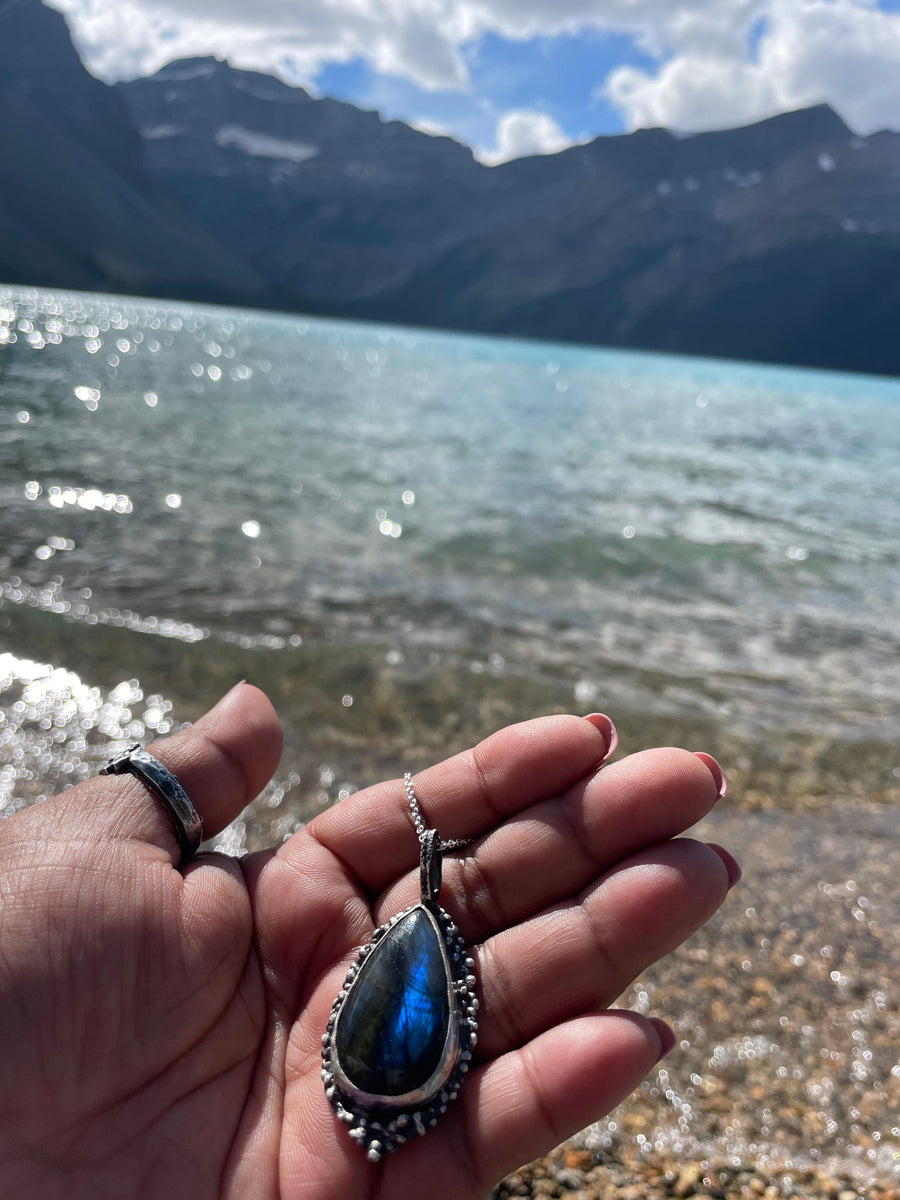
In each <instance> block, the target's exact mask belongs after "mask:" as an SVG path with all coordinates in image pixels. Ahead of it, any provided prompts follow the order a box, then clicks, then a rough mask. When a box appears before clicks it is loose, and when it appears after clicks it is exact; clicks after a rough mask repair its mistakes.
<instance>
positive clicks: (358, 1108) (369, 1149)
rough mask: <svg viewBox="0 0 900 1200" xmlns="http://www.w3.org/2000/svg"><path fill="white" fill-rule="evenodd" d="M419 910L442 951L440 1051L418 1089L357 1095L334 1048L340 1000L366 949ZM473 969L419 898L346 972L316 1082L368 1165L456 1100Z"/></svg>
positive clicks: (468, 1036) (473, 1014)
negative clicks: (444, 988) (444, 1001)
mask: <svg viewBox="0 0 900 1200" xmlns="http://www.w3.org/2000/svg"><path fill="white" fill-rule="evenodd" d="M420 908H421V909H423V910H424V911H425V912H426V913H427V914H428V917H429V918H430V920H431V922H432V925H433V926H434V928H435V931H436V932H437V934H438V936H439V938H440V940H441V944H442V946H443V949H444V961H445V965H446V967H447V977H448V999H449V1001H450V1023H449V1028H448V1030H447V1036H446V1039H445V1043H444V1050H443V1053H442V1055H441V1060H440V1062H439V1063H438V1066H437V1068H436V1069H435V1071H434V1074H433V1075H432V1077H431V1078H430V1079H429V1080H428V1082H427V1083H426V1084H425V1085H423V1087H421V1088H418V1089H417V1090H415V1091H413V1092H408V1093H406V1094H405V1095H402V1096H376V1095H372V1094H371V1093H368V1092H363V1091H361V1090H360V1089H359V1088H357V1087H355V1086H354V1085H353V1083H352V1082H351V1081H350V1080H349V1079H348V1078H347V1076H346V1074H345V1072H344V1069H343V1067H342V1065H341V1063H340V1060H339V1056H338V1054H337V1051H336V1047H335V1044H334V1038H335V1033H336V1030H337V1026H338V1023H339V1021H340V1015H341V1010H342V1008H343V1006H344V1002H345V1001H346V999H347V997H348V995H349V994H350V991H351V989H352V987H353V984H354V982H355V981H356V979H357V978H358V977H359V973H360V971H361V970H362V968H363V966H364V965H365V963H366V960H367V959H368V958H369V956H370V955H371V953H372V951H373V950H374V949H375V947H376V946H377V945H378V943H379V942H380V941H381V940H382V938H383V937H384V936H385V934H386V933H387V932H388V931H389V930H390V929H392V928H393V927H394V926H395V925H396V924H397V923H398V922H399V921H402V920H403V919H404V918H405V917H408V916H409V914H410V913H412V912H415V911H416V909H420ZM474 965H475V964H474V962H473V960H472V959H471V958H468V957H467V956H466V946H465V942H464V941H463V939H462V937H461V935H460V932H459V930H458V929H457V927H456V925H455V924H454V923H453V921H452V919H451V918H450V916H449V915H448V914H447V913H446V912H445V911H444V910H443V909H442V908H441V907H440V905H439V904H437V903H435V901H434V900H432V899H428V898H424V897H423V899H422V900H420V901H418V902H417V903H416V904H412V905H410V907H409V908H407V909H404V910H403V912H400V913H397V915H396V916H395V917H393V918H392V919H391V920H390V921H388V922H387V924H385V925H381V926H379V927H378V929H376V930H375V932H374V933H373V934H372V940H371V941H370V942H368V943H367V944H366V945H365V946H363V947H361V949H360V950H359V952H358V953H357V956H356V961H355V963H354V964H353V966H352V967H351V968H350V970H349V971H348V972H347V976H346V978H345V980H344V984H343V987H342V988H341V990H340V992H339V993H338V996H337V999H336V1000H335V1001H334V1004H333V1005H332V1009H331V1015H330V1017H329V1018H328V1024H327V1026H326V1030H325V1033H324V1034H323V1036H322V1081H323V1083H324V1084H325V1095H326V1096H327V1097H328V1100H329V1102H330V1104H331V1107H332V1108H333V1109H334V1112H335V1115H336V1116H337V1118H338V1120H339V1121H342V1122H343V1123H344V1124H346V1125H348V1126H349V1133H350V1137H352V1138H353V1140H354V1141H356V1142H358V1143H359V1144H360V1146H362V1147H363V1148H364V1149H365V1151H366V1157H367V1158H368V1159H369V1160H370V1161H371V1162H378V1160H379V1159H380V1158H382V1157H383V1156H384V1155H385V1154H387V1153H389V1152H390V1151H391V1150H396V1149H397V1147H398V1146H402V1145H403V1143H404V1142H407V1141H409V1140H410V1139H411V1138H413V1137H417V1136H421V1135H422V1134H424V1133H426V1132H427V1131H428V1130H429V1129H431V1128H432V1127H433V1126H434V1125H436V1124H437V1121H438V1118H439V1117H440V1116H441V1115H442V1114H443V1113H444V1112H446V1110H447V1106H448V1104H450V1103H451V1102H452V1101H453V1100H455V1099H456V1096H457V1093H458V1091H459V1088H460V1085H461V1084H462V1082H463V1080H464V1078H465V1076H466V1073H467V1072H468V1070H469V1064H470V1063H471V1060H472V1051H473V1049H474V1047H475V1042H476V1031H477V1028H478V1021H477V1012H478V999H477V997H476V995H475V977H474V975H473V974H472V968H473V967H474Z"/></svg>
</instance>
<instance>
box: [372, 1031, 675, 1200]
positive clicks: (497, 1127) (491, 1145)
mask: <svg viewBox="0 0 900 1200" xmlns="http://www.w3.org/2000/svg"><path fill="white" fill-rule="evenodd" d="M664 1039H665V1040H664ZM673 1042H674V1038H673V1037H672V1035H671V1032H670V1031H668V1029H667V1027H666V1026H665V1024H664V1023H663V1022H659V1023H658V1024H656V1023H654V1022H651V1021H648V1020H647V1019H646V1018H645V1017H640V1016H637V1015H636V1014H635V1013H621V1012H608V1013H597V1014H593V1015H591V1016H587V1017H580V1018H579V1019H577V1020H574V1021H569V1022H567V1023H566V1024H565V1025H559V1026H557V1027H556V1028H554V1029H551V1030H549V1031H548V1032H547V1033H544V1034H542V1035H541V1036H540V1037H539V1038H536V1039H535V1040H534V1041H531V1042H529V1043H528V1044H527V1045H526V1046H523V1047H522V1048H521V1049H520V1050H517V1051H515V1052H513V1053H510V1054H505V1055H504V1056H503V1057H502V1058H499V1059H496V1060H495V1061H494V1062H492V1063H491V1064H490V1065H489V1066H487V1067H482V1068H481V1069H480V1070H478V1071H475V1072H473V1073H472V1078H471V1081H469V1082H467V1083H466V1085H465V1087H464V1088H463V1090H462V1091H461V1092H460V1098H459V1100H458V1101H457V1105H458V1107H457V1108H456V1109H454V1110H451V1112H452V1115H451V1113H448V1114H447V1116H446V1118H444V1120H445V1122H446V1127H445V1134H444V1136H445V1144H446V1145H448V1146H449V1145H452V1146H453V1147H454V1152H453V1154H452V1156H448V1159H447V1164H446V1168H445V1170H444V1171H442V1172H441V1174H440V1176H439V1177H437V1176H436V1175H435V1173H434V1161H433V1158H432V1157H430V1156H429V1154H428V1150H427V1146H426V1145H424V1144H422V1143H419V1144H415V1145H414V1146H413V1147H410V1150H409V1152H407V1158H406V1161H405V1162H404V1163H401V1162H400V1155H398V1156H397V1159H398V1161H397V1170H398V1171H400V1170H402V1171H403V1183H404V1189H403V1190H404V1194H405V1195H410V1196H419V1195H421V1196H425V1195H427V1196H429V1197H431V1198H432V1200H456V1198H457V1197H459V1196H483V1195H485V1194H486V1193H487V1192H488V1191H489V1190H490V1188H491V1187H493V1186H494V1184H496V1182H497V1180H498V1179H500V1178H502V1176H504V1175H505V1174H507V1173H508V1172H509V1171H511V1170H513V1169H514V1168H515V1167H517V1166H519V1165H520V1164H521V1163H523V1162H530V1161H531V1160H532V1159H533V1158H536V1157H537V1156H538V1155H540V1154H544V1153H546V1152H547V1151H549V1150H551V1149H552V1148H553V1147H554V1146H558V1145H559V1143H560V1142H562V1141H564V1140H565V1139H566V1138H567V1137H571V1135H572V1134H573V1133H575V1132H577V1130H579V1129H583V1128H584V1127H585V1125H588V1124H590V1123H591V1121H595V1120H597V1119H598V1118H600V1117H601V1116H603V1115H605V1114H606V1113H608V1112H609V1111H610V1110H611V1109H612V1108H614V1107H615V1105H617V1104H618V1103H619V1102H620V1101H621V1100H623V1099H624V1098H625V1096H627V1095H628V1093H629V1092H631V1091H632V1090H633V1089H634V1088H635V1087H637V1085H638V1083H640V1081H641V1079H642V1077H643V1076H644V1075H645V1074H646V1073H647V1071H649V1070H650V1068H651V1067H652V1066H653V1065H654V1063H656V1062H657V1061H658V1060H659V1058H660V1057H661V1056H662V1054H663V1053H665V1051H666V1050H667V1049H668V1048H669V1047H670V1046H671V1045H672V1044H673ZM436 1135H437V1131H435V1136H436ZM389 1166H393V1164H392V1163H390V1164H389ZM429 1169H430V1175H429ZM398 1182H399V1180H398ZM417 1185H420V1186H417ZM398 1190H399V1189H398ZM386 1194H390V1193H389V1192H387V1193H386Z"/></svg>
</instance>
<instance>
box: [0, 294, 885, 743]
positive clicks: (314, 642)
mask: <svg viewBox="0 0 900 1200" xmlns="http://www.w3.org/2000/svg"><path fill="white" fill-rule="evenodd" d="M898 402H900V381H896V380H886V379H877V378H868V377H861V376H851V375H836V374H826V373H814V372H809V371H798V370H781V369H777V368H770V367H759V366H753V365H744V364H734V363H721V362H713V361H709V360H700V359H688V358H672V357H665V356H657V355H647V354H629V353H621V352H607V351H602V350H596V349H582V348H573V347H563V346H559V345H553V344H549V343H546V344H544V343H537V342H519V341H513V340H500V339H490V338H481V337H460V336H455V335H452V336H451V335H443V334H437V333H430V332H421V331H415V330H410V329H402V328H395V327H394V328H389V327H380V326H374V325H361V324H352V323H345V322H336V321H321V320H312V319H303V318H298V317H291V316H275V315H264V314H258V313H247V312H243V311H237V310H230V309H222V308H212V307H209V308H204V307H199V306H189V305H183V304H178V305H173V304H165V303H160V302H152V301H136V300H133V299H125V298H121V297H112V296H88V295H79V294H74V293H50V292H46V291H35V290H26V289H17V288H8V287H7V288H0V522H2V542H0V589H2V595H3V598H4V604H5V607H6V610H7V612H13V614H15V611H16V610H22V611H23V612H24V611H25V610H26V609H27V610H29V611H31V612H32V613H33V612H41V613H43V614H44V617H43V618H42V620H43V621H44V624H43V625H42V626H41V628H42V630H44V632H46V629H47V628H48V626H47V622H48V621H51V620H52V621H54V622H55V625H54V626H53V629H54V638H55V641H54V643H53V645H54V647H55V653H56V655H57V658H58V659H59V660H65V659H66V657H67V646H73V645H75V641H74V640H73V639H76V638H79V637H81V638H83V637H84V635H85V634H84V631H85V630H86V628H88V627H92V626H93V627H103V628H106V629H110V628H114V629H118V630H120V631H121V632H122V637H123V638H124V637H125V635H126V634H127V635H128V636H129V638H130V639H131V641H128V642H119V643H117V647H118V649H117V653H119V654H121V653H122V649H121V647H122V646H123V645H130V646H133V647H134V649H133V654H134V655H135V656H137V657H140V656H143V657H144V658H146V657H147V655H148V653H152V651H150V652H148V649H147V647H148V646H155V645H159V644H161V639H165V640H166V641H167V642H172V641H174V642H176V643H178V644H181V643H183V644H184V645H185V647H190V646H198V645H200V644H203V645H205V646H208V647H209V646H212V647H214V646H217V645H218V646H237V647H240V648H244V649H252V650H253V651H254V652H255V653H256V654H258V655H259V654H262V655H270V656H271V655H275V656H279V655H280V656H283V661H285V662H286V661H288V658H287V657H286V656H291V655H303V654H307V655H309V654H315V653H317V652H324V651H327V650H328V648H329V647H335V648H339V649H340V650H341V651H342V652H347V653H349V652H352V650H353V648H354V647H355V648H357V649H358V651H359V653H360V654H361V655H366V654H369V655H370V656H371V655H374V656H375V657H374V659H373V660H372V661H375V662H377V663H378V664H381V666H382V667H383V669H384V670H386V671H391V670H402V664H404V663H406V664H407V665H408V666H409V665H410V664H413V663H414V664H415V670H416V672H417V673H418V674H419V676H420V677H421V679H422V680H423V686H426V687H427V685H428V673H429V671H434V672H439V671H440V670H441V669H442V667H443V666H446V664H448V663H452V664H454V665H455V667H458V668H459V669H461V670H463V671H465V672H467V673H469V674H470V675H471V679H472V688H473V690H475V691H477V689H478V687H479V686H481V685H480V677H483V678H484V679H488V678H493V679H496V678H497V677H498V676H503V677H505V678H511V677H512V678H518V677H521V678H523V679H524V678H530V679H536V678H538V679H544V680H549V681H553V682H554V686H557V685H558V686H559V687H560V688H561V689H562V691H563V693H564V694H566V695H570V696H571V699H572V705H573V707H576V708H580V709H582V710H584V709H587V708H590V707H592V706H594V705H599V706H601V707H604V708H606V709H609V710H615V709H616V708H617V707H626V708H629V709H631V710H634V711H644V712H647V713H655V714H662V715H665V714H669V713H685V712H689V713H695V714H701V715H704V716H705V717H708V718H709V719H711V720H715V721H717V722H720V723H722V724H725V725H727V726H729V727H730V728H734V729H737V730H742V731H744V732H746V733H747V734H748V735H751V736H754V735H757V734H759V733H761V732H762V733H765V731H766V730H775V729H777V730H784V729H786V728H787V729H797V730H800V731H803V730H805V731H827V732H829V733H833V734H838V733H839V734H840V735H841V736H842V737H845V738H854V737H856V738H869V737H871V738H876V739H878V740H885V739H890V738H891V737H892V736H893V733H894V731H895V730H896V714H897V711H898V706H900V672H898V670H897V663H898V653H897V652H898V630H900V623H898V620H897V601H898V595H900V557H898V532H900V489H898V488H897V481H898V479H900V471H898V467H900V403H898ZM19 628H20V626H19V625H15V629H16V630H19ZM2 636H3V631H2V630H0V638H2ZM6 636H7V639H8V640H9V638H12V637H13V634H11V633H9V632H8V633H7V635H6ZM15 637H16V638H18V637H19V634H18V632H17V633H16V635H15ZM139 647H140V648H139ZM3 648H4V649H6V650H8V651H17V650H20V649H21V647H20V646H13V645H7V646H5V647H3ZM26 648H27V647H26ZM131 653H132V652H131V651H127V652H126V654H125V657H126V658H128V657H130V654H131ZM185 653H187V649H186V650H185ZM197 661H200V660H199V659H198V660H197ZM291 661H293V660H291ZM53 665H56V666H59V667H68V666H69V665H70V664H69V663H68V662H66V661H56V662H55V663H53ZM410 669H411V668H410ZM133 673H134V669H133V668H132V670H131V671H129V663H128V662H125V661H123V662H122V665H121V677H122V678H123V679H127V678H128V677H129V676H130V675H131V674H133ZM197 686H198V688H199V689H200V690H201V691H202V689H203V688H204V686H205V684H204V680H203V678H202V672H199V673H198V682H197ZM347 699H348V697H346V696H345V695H344V694H341V696H339V697H335V703H336V704H337V703H344V702H345V701H346V700H347ZM357 700H359V697H357ZM349 701H350V703H353V702H354V698H353V696H350V697H349ZM348 706H349V705H347V704H345V707H348Z"/></svg>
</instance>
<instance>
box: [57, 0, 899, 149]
mask: <svg viewBox="0 0 900 1200" xmlns="http://www.w3.org/2000/svg"><path fill="white" fill-rule="evenodd" d="M53 4H54V6H55V7H57V8H59V9H61V10H62V11H63V12H64V13H65V14H66V16H67V18H68V20H69V24H70V27H71V29H72V33H73V36H74V38H75V42H76V45H77V46H78V49H79V51H80V52H81V55H82V58H83V59H84V61H85V64H86V65H87V66H88V68H89V69H90V70H91V71H93V73H94V74H95V75H98V76H99V77H100V78H102V79H106V80H107V81H113V80H116V79H130V78H134V77H135V76H137V75H144V74H150V73H152V72H153V71H155V70H157V69H158V68H159V67H161V66H162V65H163V64H164V63H166V62H170V61H172V60H173V59H177V58H186V57H192V56H195V55H206V54H215V55H217V56H218V57H220V58H227V59H228V61H229V62H230V63H231V64H232V65H233V66H236V67H244V68H248V69H252V70H259V71H266V72H269V73H272V74H275V75H278V76H279V77H280V78H282V79H284V80H285V81H286V82H288V83H293V84H301V85H302V86H304V87H306V88H308V89H309V91H311V92H312V94H313V95H320V96H334V97H337V98H338V99H342V100H348V101H350V102H352V103H353V104H357V105H359V106H360V107H362V108H376V109H378V110H379V111H380V112H381V113H382V115H383V116H384V117H386V118H399V119H400V120H403V121H406V122H408V123H409V124H412V125H415V126H417V127H418V128H420V129H425V130H427V131H429V132H436V133H437V132H439V133H448V134H450V135H451V136H453V137H455V138H457V139H458V140H459V141H462V142H465V143H466V144H467V145H469V146H471V147H472V148H473V149H474V151H475V153H476V154H477V155H478V157H479V158H481V159H482V161H484V162H488V163H491V162H499V161H504V160H506V159H510V158H518V157H521V156H522V155H525V154H551V153H554V152H555V151H557V150H561V149H563V148H564V147H565V146H568V145H571V144H572V143H574V142H579V141H586V140H589V139H590V138H592V137H596V136H597V135H598V134H609V133H621V132H627V131H630V130H633V129H638V128H643V127H646V126H652V125H665V126H667V127H669V128H673V129H678V130H683V131H685V132H688V131H699V130H706V129H721V128H725V127H729V126H735V125H741V124H747V123H748V122H751V121H754V120H759V119H762V118H764V117H768V116H772V115H774V114H775V113H778V112H784V111H786V110H788V109H793V108H801V107H803V106H805V105H808V104H816V103H819V102H821V101H826V102H828V103H830V104H831V105H832V106H833V107H834V108H835V109H836V110H837V111H838V112H839V113H840V114H841V116H842V117H843V118H844V120H845V121H846V122H847V123H848V124H849V125H850V126H851V127H852V128H853V129H854V130H855V131H856V132H857V133H859V134H868V133H871V132H873V131H874V130H876V129H883V128H892V129H900V0H113V2H112V3H111V2H110V0H53Z"/></svg>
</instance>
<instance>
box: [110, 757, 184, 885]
mask: <svg viewBox="0 0 900 1200" xmlns="http://www.w3.org/2000/svg"><path fill="white" fill-rule="evenodd" d="M100 774H101V775H134V776H135V777H136V778H137V779H140V781H141V783H144V784H146V785H147V787H148V788H150V790H151V791H152V792H153V793H154V794H155V795H156V796H158V797H159V799H160V800H161V801H162V802H163V804H164V805H165V808H166V812H168V814H169V816H170V817H171V818H172V828H173V829H174V831H175V837H176V838H177V840H178V845H179V846H180V847H181V863H180V864H179V865H181V866H183V865H184V863H186V862H187V861H188V859H190V858H193V856H194V855H195V854H196V853H197V847H198V846H199V845H200V843H201V841H202V840H203V822H202V821H201V819H200V814H199V813H198V812H197V810H196V808H194V805H193V804H192V803H191V798H190V796H189V795H188V794H187V792H186V791H185V790H184V788H183V787H182V786H181V784H180V783H179V782H178V780H177V779H176V778H175V776H174V775H173V774H172V772H171V771H169V770H168V769H167V768H166V767H164V766H163V765H162V763H161V762H160V761H159V759H156V758H154V757H153V755H152V754H148V753H147V751H146V750H144V749H142V748H141V744H140V742H135V743H134V745H133V746H128V747H127V748H126V749H125V750H123V751H122V752H121V753H120V754H117V755H116V756H115V757H114V758H111V759H110V760H109V762H108V763H105V764H104V765H103V766H102V767H101V768H100Z"/></svg>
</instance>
